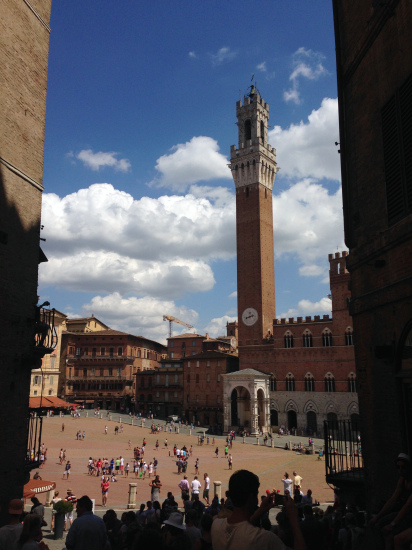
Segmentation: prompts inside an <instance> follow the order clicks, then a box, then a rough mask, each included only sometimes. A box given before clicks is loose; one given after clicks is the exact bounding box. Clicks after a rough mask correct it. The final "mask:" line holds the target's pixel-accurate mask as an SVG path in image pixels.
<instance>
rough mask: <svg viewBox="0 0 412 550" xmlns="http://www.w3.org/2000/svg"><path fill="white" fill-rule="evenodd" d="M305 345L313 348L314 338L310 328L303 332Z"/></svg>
mask: <svg viewBox="0 0 412 550" xmlns="http://www.w3.org/2000/svg"><path fill="white" fill-rule="evenodd" d="M303 347H304V348H313V339H312V334H311V333H310V331H309V330H305V332H304V333H303Z"/></svg>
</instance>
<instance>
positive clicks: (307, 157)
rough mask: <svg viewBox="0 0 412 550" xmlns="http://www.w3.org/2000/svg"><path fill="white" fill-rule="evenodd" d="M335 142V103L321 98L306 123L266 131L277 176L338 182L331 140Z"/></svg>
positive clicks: (337, 126) (336, 115)
mask: <svg viewBox="0 0 412 550" xmlns="http://www.w3.org/2000/svg"><path fill="white" fill-rule="evenodd" d="M338 140H339V122H338V100H337V99H330V98H324V99H323V100H322V104H321V106H320V107H319V109H317V110H313V111H312V112H311V114H310V115H309V116H308V120H307V122H304V121H303V120H302V121H301V122H300V123H299V124H291V125H290V126H289V128H286V129H282V128H281V127H280V126H275V127H274V128H273V130H270V131H269V142H270V143H271V145H272V146H273V147H275V148H276V152H277V161H278V163H279V166H280V168H281V172H280V175H281V176H283V175H286V176H289V177H295V178H296V177H297V178H302V177H303V178H304V177H314V178H317V179H322V178H327V179H331V180H336V181H340V162H339V160H340V159H339V154H338V151H337V147H336V146H335V141H338Z"/></svg>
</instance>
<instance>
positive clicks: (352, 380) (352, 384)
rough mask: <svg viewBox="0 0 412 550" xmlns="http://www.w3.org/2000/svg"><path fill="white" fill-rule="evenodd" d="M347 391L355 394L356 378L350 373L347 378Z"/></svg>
mask: <svg viewBox="0 0 412 550" xmlns="http://www.w3.org/2000/svg"><path fill="white" fill-rule="evenodd" d="M348 391H349V392H351V393H356V376H355V375H354V374H353V372H351V373H350V374H349V376H348Z"/></svg>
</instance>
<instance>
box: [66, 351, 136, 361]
mask: <svg viewBox="0 0 412 550" xmlns="http://www.w3.org/2000/svg"><path fill="white" fill-rule="evenodd" d="M67 359H68V362H72V361H73V362H78V361H90V362H97V361H102V362H105V363H107V362H109V361H110V362H115V363H116V362H117V363H120V362H122V363H124V362H130V363H133V362H134V361H135V360H136V359H137V357H133V355H114V354H113V355H110V354H108V353H107V354H105V355H100V354H97V353H95V354H91V353H88V354H83V355H73V354H68V355H67Z"/></svg>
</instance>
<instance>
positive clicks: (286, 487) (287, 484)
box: [282, 472, 293, 495]
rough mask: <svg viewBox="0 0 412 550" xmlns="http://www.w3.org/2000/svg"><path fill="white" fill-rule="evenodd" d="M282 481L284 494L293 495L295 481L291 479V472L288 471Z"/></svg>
mask: <svg viewBox="0 0 412 550" xmlns="http://www.w3.org/2000/svg"><path fill="white" fill-rule="evenodd" d="M282 483H283V491H284V494H285V495H286V494H288V495H291V485H292V483H293V481H292V480H291V479H290V477H289V474H288V473H287V472H285V477H284V478H283V479H282ZM286 491H287V492H286Z"/></svg>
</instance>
